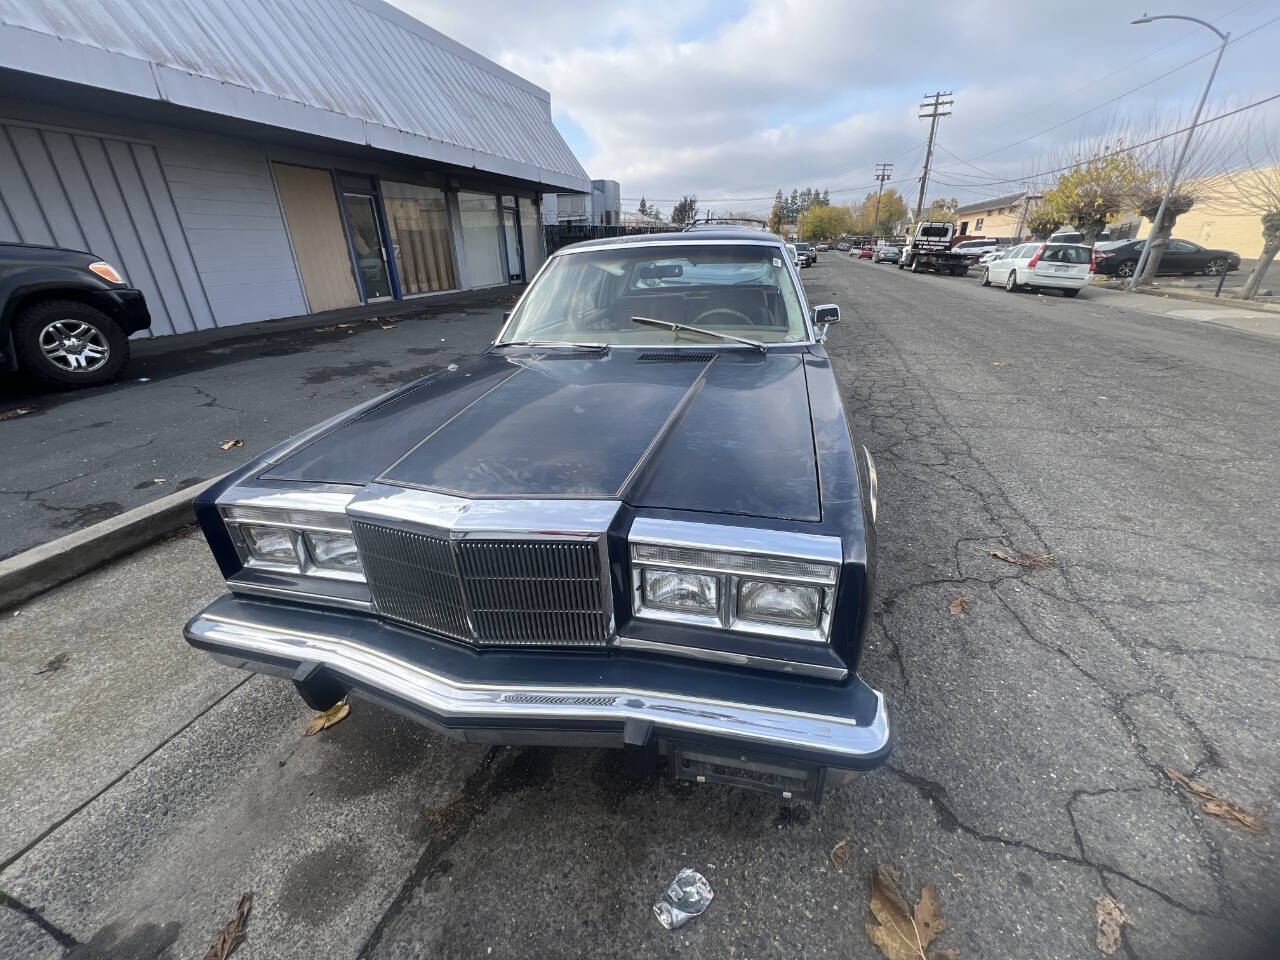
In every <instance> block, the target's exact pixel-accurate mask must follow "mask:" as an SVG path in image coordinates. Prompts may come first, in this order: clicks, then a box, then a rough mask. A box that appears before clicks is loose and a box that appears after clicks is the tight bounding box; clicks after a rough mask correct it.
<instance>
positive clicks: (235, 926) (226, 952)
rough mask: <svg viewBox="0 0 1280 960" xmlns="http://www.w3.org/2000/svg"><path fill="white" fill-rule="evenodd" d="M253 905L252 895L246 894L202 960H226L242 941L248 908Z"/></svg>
mask: <svg viewBox="0 0 1280 960" xmlns="http://www.w3.org/2000/svg"><path fill="white" fill-rule="evenodd" d="M252 905H253V894H252V893H246V894H245V895H244V896H243V897H241V898H240V903H239V904H238V905H237V906H236V915H235V916H234V917H232V918H231V919H230V920H228V921H227V925H226V926H225V927H223V928H222V931H221V932H220V933H219V934H218V939H217V940H215V941H213V946H211V947H210V948H209V952H208V953H206V954H205V955H204V960H227V957H229V956H231V953H232V951H233V950H235V948H236V947H238V946H239V945H240V941H241V940H243V939H244V925H245V923H246V922H247V921H248V919H249V908H250V907H251V906H252Z"/></svg>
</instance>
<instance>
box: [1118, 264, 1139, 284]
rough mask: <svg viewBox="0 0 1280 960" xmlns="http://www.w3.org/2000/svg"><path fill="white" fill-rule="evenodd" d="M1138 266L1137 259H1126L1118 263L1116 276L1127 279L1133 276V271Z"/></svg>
mask: <svg viewBox="0 0 1280 960" xmlns="http://www.w3.org/2000/svg"><path fill="white" fill-rule="evenodd" d="M1137 266H1138V261H1137V260H1125V261H1123V262H1121V263H1117V264H1116V276H1117V277H1123V278H1124V279H1126V280H1127V279H1129V278H1130V277H1132V276H1133V271H1134V270H1135V269H1136V268H1137Z"/></svg>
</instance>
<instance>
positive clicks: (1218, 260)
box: [1204, 257, 1227, 277]
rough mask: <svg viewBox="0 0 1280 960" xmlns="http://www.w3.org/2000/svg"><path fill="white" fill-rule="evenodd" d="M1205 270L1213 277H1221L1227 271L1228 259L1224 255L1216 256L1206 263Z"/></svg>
mask: <svg viewBox="0 0 1280 960" xmlns="http://www.w3.org/2000/svg"><path fill="white" fill-rule="evenodd" d="M1204 272H1205V273H1207V274H1208V275H1209V276H1211V277H1220V276H1222V275H1223V274H1224V273H1226V272H1227V261H1226V260H1225V259H1223V258H1222V257H1214V258H1213V259H1212V260H1210V261H1209V262H1208V263H1206V264H1205V265H1204Z"/></svg>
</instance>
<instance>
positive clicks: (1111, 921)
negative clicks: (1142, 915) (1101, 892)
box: [1098, 896, 1133, 957]
mask: <svg viewBox="0 0 1280 960" xmlns="http://www.w3.org/2000/svg"><path fill="white" fill-rule="evenodd" d="M1132 922H1133V921H1132V920H1130V919H1129V916H1128V914H1126V913H1125V912H1124V906H1123V905H1122V904H1120V903H1118V902H1117V901H1116V900H1115V899H1114V898H1113V897H1109V896H1102V897H1099V898H1098V949H1099V950H1101V951H1102V952H1103V953H1105V954H1106V955H1107V956H1108V957H1109V956H1111V955H1112V954H1113V953H1115V952H1116V950H1117V949H1118V948H1119V946H1120V928H1121V927H1122V926H1124V925H1125V924H1126V923H1132Z"/></svg>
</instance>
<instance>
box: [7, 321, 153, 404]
mask: <svg viewBox="0 0 1280 960" xmlns="http://www.w3.org/2000/svg"><path fill="white" fill-rule="evenodd" d="M13 343H14V349H15V351H16V352H17V354H18V363H19V365H21V366H22V368H23V369H25V370H26V371H27V372H28V373H30V374H31V375H32V376H33V377H36V378H37V379H40V380H43V381H44V382H45V383H52V384H57V385H59V386H66V387H79V386H89V385H91V384H95V383H106V382H107V381H108V380H112V379H114V378H115V377H116V376H117V375H118V374H119V373H120V371H121V369H122V368H123V367H124V365H125V363H126V361H128V359H129V338H128V337H127V336H125V333H124V331H123V330H121V329H120V326H119V324H117V323H116V322H115V321H114V320H112V319H111V318H110V317H109V316H107V315H106V314H105V313H103V312H102V311H101V310H99V309H97V308H96V307H91V306H88V305H87V304H83V303H78V302H77V301H75V300H45V301H43V302H41V303H37V304H35V305H34V306H31V307H28V308H27V309H26V310H24V311H23V312H22V314H21V316H19V317H18V320H17V322H16V323H15V324H14V327H13Z"/></svg>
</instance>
